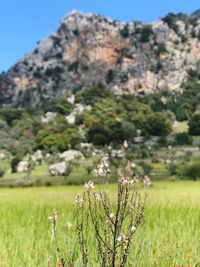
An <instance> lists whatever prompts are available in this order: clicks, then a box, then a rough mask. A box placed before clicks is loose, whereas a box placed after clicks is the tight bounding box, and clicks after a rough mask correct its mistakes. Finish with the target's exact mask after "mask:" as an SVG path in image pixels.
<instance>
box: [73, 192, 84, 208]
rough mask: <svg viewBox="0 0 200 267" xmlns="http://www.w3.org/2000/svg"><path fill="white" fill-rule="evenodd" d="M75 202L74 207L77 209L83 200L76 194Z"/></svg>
mask: <svg viewBox="0 0 200 267" xmlns="http://www.w3.org/2000/svg"><path fill="white" fill-rule="evenodd" d="M75 202H76V205H77V206H78V207H81V206H82V204H83V198H82V197H81V196H80V195H79V194H77V195H76V198H75Z"/></svg>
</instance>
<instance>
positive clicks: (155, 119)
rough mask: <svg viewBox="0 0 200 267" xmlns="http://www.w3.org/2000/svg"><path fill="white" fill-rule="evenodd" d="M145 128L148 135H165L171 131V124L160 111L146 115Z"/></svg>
mask: <svg viewBox="0 0 200 267" xmlns="http://www.w3.org/2000/svg"><path fill="white" fill-rule="evenodd" d="M146 129H147V132H148V133H149V134H150V135H155V136H166V135H168V134H169V133H170V131H171V125H170V123H169V121H168V120H167V119H166V117H165V116H164V115H163V114H162V113H158V112H156V113H152V114H151V115H149V116H148V117H147V122H146Z"/></svg>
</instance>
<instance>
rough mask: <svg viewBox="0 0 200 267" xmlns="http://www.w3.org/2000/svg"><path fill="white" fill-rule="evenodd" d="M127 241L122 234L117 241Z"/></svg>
mask: <svg viewBox="0 0 200 267" xmlns="http://www.w3.org/2000/svg"><path fill="white" fill-rule="evenodd" d="M125 240H126V236H125V235H124V234H123V233H121V234H120V235H119V236H118V237H117V241H118V242H123V241H125Z"/></svg>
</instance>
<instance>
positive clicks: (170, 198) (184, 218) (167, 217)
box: [0, 181, 200, 267]
mask: <svg viewBox="0 0 200 267" xmlns="http://www.w3.org/2000/svg"><path fill="white" fill-rule="evenodd" d="M82 190H83V187H82V186H62V187H39V188H37V187H34V188H24V189H22V188H15V189H14V188H2V189H0V206H1V208H0V218H1V219H0V229H1V230H0V266H2V267H3V266H4V267H5V266H6V267H7V266H9V267H25V266H27V267H28V266H30V267H36V266H37V267H45V266H48V264H49V266H57V259H56V253H55V244H54V240H52V228H51V223H50V221H49V220H48V216H49V215H51V214H52V211H53V209H54V208H56V210H57V212H58V231H57V234H58V240H59V244H60V247H61V248H62V253H63V255H70V253H71V252H72V251H74V254H73V257H74V258H75V259H76V265H75V266H81V263H80V257H81V256H80V255H79V254H80V253H78V249H79V248H78V242H77V237H76V234H75V231H76V226H75V224H76V214H75V208H74V199H75V195H76V193H78V192H81V191H82ZM109 192H110V194H111V195H112V196H113V198H114V196H115V193H116V186H115V185H114V184H113V185H109ZM199 200H200V182H189V181H177V182H155V183H154V184H153V187H152V188H151V189H150V190H149V195H148V204H147V206H146V211H145V223H144V225H142V226H141V227H140V230H139V231H138V232H137V234H136V237H135V240H134V242H133V247H132V251H131V257H130V262H129V266H139V267H143V266H144V267H146V266H149V267H151V266H159V267H160V266H163V267H164V266H166V267H171V266H177V267H178V266H183V267H189V266H192V267H193V266H195V265H196V264H197V263H198V262H200V230H199V229H200V206H199ZM67 222H71V223H72V228H71V229H67V227H66V225H67ZM90 234H92V231H91V233H90ZM141 241H142V242H141ZM138 246H141V253H140V255H139V256H138V254H137V253H138V249H137V248H138ZM89 252H90V253H91V254H93V253H95V251H94V249H93V245H92V244H91V247H90V251H89ZM135 259H137V265H136V260H135ZM90 266H98V265H97V264H95V263H93V264H92V265H90Z"/></svg>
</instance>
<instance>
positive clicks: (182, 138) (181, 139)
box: [175, 133, 193, 145]
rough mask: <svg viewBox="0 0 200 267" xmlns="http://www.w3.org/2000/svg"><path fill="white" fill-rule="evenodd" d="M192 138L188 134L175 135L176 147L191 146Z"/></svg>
mask: <svg viewBox="0 0 200 267" xmlns="http://www.w3.org/2000/svg"><path fill="white" fill-rule="evenodd" d="M192 142H193V139H192V137H191V136H190V135H189V134H188V133H178V134H176V135H175V145H191V144H192Z"/></svg>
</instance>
